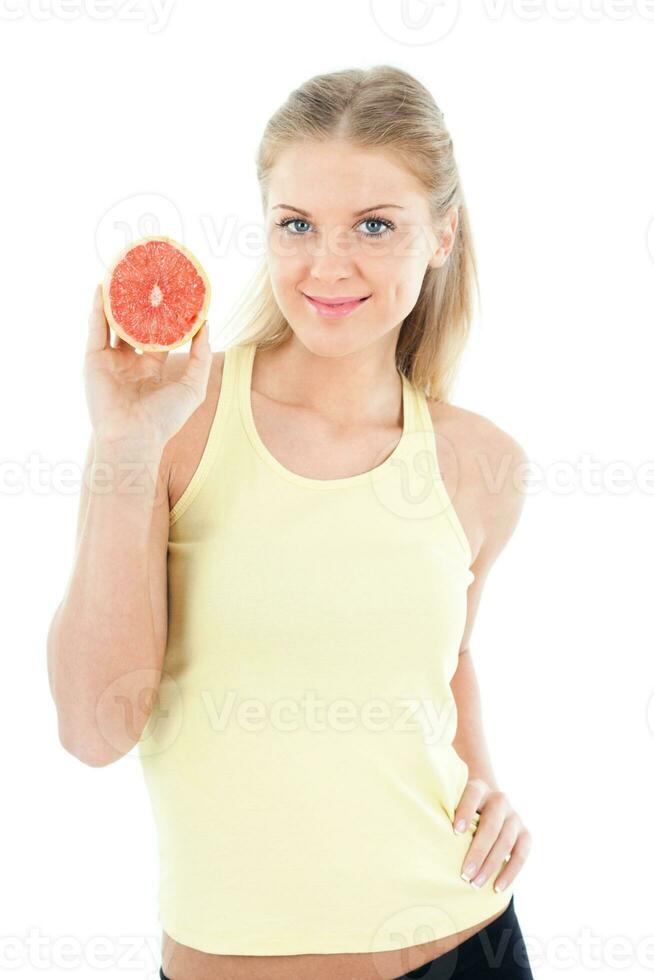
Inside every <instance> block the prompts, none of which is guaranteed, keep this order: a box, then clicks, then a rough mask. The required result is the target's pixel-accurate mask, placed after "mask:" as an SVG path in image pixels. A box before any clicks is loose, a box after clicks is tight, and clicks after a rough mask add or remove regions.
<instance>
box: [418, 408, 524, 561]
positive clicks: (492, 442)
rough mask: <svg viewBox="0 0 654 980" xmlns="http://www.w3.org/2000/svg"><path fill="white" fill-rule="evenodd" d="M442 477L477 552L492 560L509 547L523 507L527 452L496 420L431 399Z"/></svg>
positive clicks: (473, 551)
mask: <svg viewBox="0 0 654 980" xmlns="http://www.w3.org/2000/svg"><path fill="white" fill-rule="evenodd" d="M427 404H428V406H429V413H430V415H431V419H432V423H433V425H434V435H435V440H436V453H437V457H438V461H439V465H440V469H441V474H442V477H443V480H444V481H445V486H446V489H447V490H448V494H449V496H450V499H451V500H452V502H453V505H454V506H455V508H456V510H457V513H458V515H459V517H460V519H461V522H462V524H463V526H464V529H465V530H466V532H467V533H468V537H469V540H470V545H471V549H472V553H473V555H476V556H477V559H475V564H476V562H477V560H480V561H482V562H487V563H489V564H490V563H491V562H492V561H493V560H494V559H495V557H496V556H497V555H498V554H499V552H500V551H501V550H502V549H503V548H504V546H505V545H506V543H507V541H508V540H509V538H510V537H511V535H512V533H513V530H514V528H515V526H516V524H517V522H518V519H519V517H520V513H521V511H522V507H523V505H524V499H525V496H524V480H525V468H526V464H527V463H528V457H527V454H526V452H525V450H524V448H523V446H522V445H521V444H520V443H519V442H518V440H517V439H516V438H515V437H514V436H512V435H510V434H509V433H508V432H507V431H506V430H504V429H502V428H501V427H500V426H499V425H497V424H496V423H495V422H493V421H492V420H491V419H489V418H487V417H486V416H484V415H481V414H479V413H478V412H473V411H470V410H469V409H466V408H462V407H461V406H458V405H453V404H451V403H449V402H439V401H435V400H434V399H431V398H428V399H427Z"/></svg>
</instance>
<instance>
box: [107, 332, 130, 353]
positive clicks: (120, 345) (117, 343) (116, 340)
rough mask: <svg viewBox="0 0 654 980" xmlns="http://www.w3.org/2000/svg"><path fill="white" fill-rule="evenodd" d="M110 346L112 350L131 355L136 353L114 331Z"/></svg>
mask: <svg viewBox="0 0 654 980" xmlns="http://www.w3.org/2000/svg"><path fill="white" fill-rule="evenodd" d="M111 346H112V347H113V348H114V350H123V351H131V352H132V353H133V354H136V351H135V350H134V348H133V347H132V345H131V344H128V343H127V341H126V340H125V339H124V337H121V336H120V334H118V333H116V332H115V331H114V332H113V336H112V339H111Z"/></svg>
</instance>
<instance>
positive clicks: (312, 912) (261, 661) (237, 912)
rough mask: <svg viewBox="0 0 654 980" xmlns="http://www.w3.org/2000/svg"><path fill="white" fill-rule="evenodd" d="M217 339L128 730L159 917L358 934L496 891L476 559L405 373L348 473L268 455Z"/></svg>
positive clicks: (330, 946)
mask: <svg viewBox="0 0 654 980" xmlns="http://www.w3.org/2000/svg"><path fill="white" fill-rule="evenodd" d="M255 349H256V344H255V343H254V342H249V343H245V344H242V345H239V346H233V347H231V348H228V349H227V351H226V352H225V362H224V367H223V380H222V386H221V391H220V398H219V401H218V405H217V409H216V412H215V415H214V418H213V420H212V424H211V428H210V434H209V437H208V441H207V444H206V446H205V450H204V453H203V456H202V459H201V461H200V463H199V465H198V467H197V469H196V471H195V473H194V475H193V477H192V479H191V481H190V483H189V485H188V486H187V488H186V490H185V492H184V493H183V495H182V497H181V498H180V500H179V501H178V502H177V503H176V505H175V507H174V508H173V509H172V511H171V514H170V533H169V547H168V604H169V608H168V617H169V620H168V641H167V648H166V655H165V661H164V669H163V675H162V678H161V684H160V688H159V697H158V701H157V705H156V707H155V710H154V711H153V712H152V715H151V716H150V719H149V721H148V725H147V726H146V728H145V730H144V732H143V734H142V737H141V740H140V742H139V746H138V755H139V758H140V761H141V764H142V767H143V772H144V776H145V780H146V785H147V789H148V792H149V794H150V799H151V802H152V809H153V814H154V819H155V824H156V829H157V834H158V843H159V857H160V882H159V921H160V923H161V925H162V927H163V929H164V930H165V931H166V932H167V933H168V934H169V935H170V936H172V938H173V939H175V940H177V941H178V942H180V943H183V944H185V945H187V946H191V947H193V948H195V949H198V950H202V951H204V952H207V953H228V954H244V955H278V954H297V953H346V952H352V953H365V952H367V953H370V952H375V951H381V950H388V949H399V948H403V947H405V946H410V945H414V944H416V943H423V942H427V941H429V940H432V939H436V938H440V937H441V936H445V935H449V934H451V933H454V932H457V931H459V930H461V929H464V928H466V927H469V926H472V925H475V924H477V923H479V922H480V921H482V920H483V919H485V918H488V917H489V916H491V915H493V914H494V913H496V912H499V911H501V910H502V909H503V908H505V907H506V905H507V903H508V901H509V899H510V897H511V893H512V888H511V886H509V887H508V888H507V889H506V890H505V891H503V892H500V893H497V892H495V891H494V890H493V878H494V876H491V879H490V880H489V881H487V882H486V884H484V885H483V886H482V887H481V888H480V889H479V890H477V889H475V888H473V887H472V886H471V885H470V884H469V883H468V882H465V881H464V880H463V879H462V878H461V877H460V873H461V868H462V864H463V859H464V856H465V854H466V852H467V850H468V848H469V846H470V842H471V840H472V836H473V832H474V829H476V825H477V823H478V819H479V817H478V815H477V816H476V819H475V820H474V821H473V825H472V828H470V829H468V830H467V831H466V832H465V833H464V834H463V835H460V836H459V835H456V834H455V833H454V830H453V826H452V820H453V817H454V811H455V807H456V805H457V803H458V801H459V799H460V796H461V794H462V792H463V789H464V786H465V784H466V781H467V778H468V768H467V765H466V763H465V762H464V761H463V760H462V759H461V757H460V756H459V755H458V754H457V753H456V751H455V750H454V748H453V746H452V739H453V737H454V734H455V731H456V705H455V702H454V699H453V697H452V693H451V689H450V679H451V677H452V675H453V673H454V671H455V670H456V667H457V657H458V652H459V645H460V641H461V637H462V633H463V629H464V625H465V619H466V605H467V603H466V592H467V588H468V585H469V584H470V582H471V581H472V580H473V579H474V574H473V572H472V571H471V569H470V563H471V552H470V547H469V544H468V541H467V538H466V536H465V534H464V531H463V528H462V526H461V524H460V522H459V519H458V517H457V515H456V512H455V510H454V509H453V507H452V504H451V502H450V500H449V498H448V496H447V492H446V490H445V486H444V483H443V482H442V480H441V478H440V474H439V470H438V462H437V457H436V452H435V442H434V429H433V424H432V421H431V417H430V414H429V408H428V405H427V402H426V399H425V396H424V394H423V393H422V392H420V391H418V389H417V388H415V387H414V386H413V385H412V384H411V383H410V382H409V381H408V379H407V378H406V377H405V376H404V375H402V376H401V377H402V387H403V413H404V419H403V432H402V436H401V438H400V441H399V442H398V444H397V446H396V447H395V449H394V450H393V452H392V453H391V454H390V455H389V456H387V458H386V459H384V460H383V461H382V462H381V463H380V464H379V465H378V466H375V467H374V468H373V469H372V470H369V471H367V472H365V473H360V474H357V475H355V476H348V477H344V478H340V479H331V480H321V479H314V478H309V477H305V476H301V475H299V474H297V473H295V472H292V471H291V470H289V469H287V468H286V467H285V466H283V465H282V464H281V463H280V462H279V461H278V460H277V459H276V458H275V457H274V456H273V455H272V454H271V453H270V452H269V451H268V449H267V448H266V446H265V445H264V443H263V442H262V440H261V438H260V437H259V434H258V432H257V429H256V426H255V424H254V418H253V414H252V410H251V397H250V390H251V377H252V365H253V360H254V354H255Z"/></svg>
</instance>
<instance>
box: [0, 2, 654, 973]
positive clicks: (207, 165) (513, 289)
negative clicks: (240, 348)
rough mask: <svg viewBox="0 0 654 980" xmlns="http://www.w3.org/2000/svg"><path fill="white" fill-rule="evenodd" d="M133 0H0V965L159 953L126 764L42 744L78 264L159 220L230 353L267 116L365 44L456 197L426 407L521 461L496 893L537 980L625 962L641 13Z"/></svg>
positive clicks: (643, 220) (499, 642)
mask: <svg viewBox="0 0 654 980" xmlns="http://www.w3.org/2000/svg"><path fill="white" fill-rule="evenodd" d="M140 3H141V6H138V5H134V4H130V5H129V6H128V5H127V4H126V3H124V2H114V3H112V2H108V3H107V2H105V3H102V4H101V3H100V0H97V3H96V4H94V3H92V2H91V0H88V2H84V0H79V2H77V0H59V3H57V2H55V0H38V3H37V2H36V0H0V10H1V11H2V13H1V15H0V81H1V82H2V93H3V95H2V106H3V109H2V120H3V121H2V142H3V148H4V149H3V154H2V164H1V175H2V177H1V180H2V199H1V207H0V220H1V222H2V227H1V234H0V250H1V254H0V260H1V261H0V267H1V268H2V270H3V275H2V286H1V293H0V304H1V324H2V331H3V339H4V348H3V349H4V369H3V379H2V385H1V386H0V390H1V392H2V395H1V397H2V420H3V425H2V432H3V435H2V445H1V451H2V462H3V473H4V477H3V480H2V494H1V495H0V504H1V506H2V574H3V578H4V586H3V590H2V596H3V600H4V601H3V615H2V633H3V635H2V640H3V642H2V652H3V661H4V664H3V666H4V671H3V681H4V683H3V684H2V685H1V688H0V690H1V691H2V695H1V697H2V701H1V710H0V719H1V725H2V731H1V738H2V741H1V746H2V756H3V768H2V773H3V776H2V789H3V793H2V796H3V802H2V805H1V809H0V821H1V822H2V842H3V845H4V846H3V849H2V850H3V853H2V889H1V892H2V897H1V899H0V900H1V901H2V905H3V907H2V914H1V916H0V933H1V934H2V937H3V938H2V946H1V947H0V953H1V955H2V958H3V959H2V963H1V964H0V968H4V969H5V970H6V973H7V976H15V977H17V978H18V977H20V978H23V977H40V976H43V975H44V974H45V975H47V976H48V977H53V978H56V980H59V978H64V977H69V976H75V977H82V978H86V977H91V976H93V977H95V976H98V977H101V976H102V977H105V978H112V980H114V978H121V980H122V978H126V977H139V978H140V977H145V976H148V977H155V976H156V975H157V970H158V965H159V927H158V923H157V917H156V889H157V850H156V838H155V831H154V825H153V823H152V818H151V814H150V810H149V803H148V799H147V796H146V795H145V790H144V786H143V784H142V782H141V776H140V770H139V765H138V761H137V758H136V756H135V755H132V756H128V757H126V758H124V759H122V760H121V761H120V762H118V763H117V764H115V765H113V766H110V767H107V768H104V769H91V768H87V767H85V766H83V765H82V764H81V763H80V762H78V761H77V760H76V759H74V758H73V757H71V756H69V755H67V754H66V753H65V751H64V750H63V749H62V748H61V746H60V745H59V744H58V740H57V731H56V718H55V709H54V705H53V703H52V701H51V699H50V695H49V690H48V683H47V673H46V658H45V638H46V633H47V628H48V625H49V622H50V619H51V616H52V614H53V612H54V609H55V607H56V605H57V603H58V602H59V600H60V598H61V594H62V591H63V589H64V587H65V583H66V581H67V577H68V574H69V571H70V563H71V560H72V549H73V540H74V531H75V521H76V514H77V494H78V490H79V479H80V474H81V464H82V460H83V454H84V450H85V447H86V444H87V440H88V434H89V422H88V416H87V412H86V404H85V399H84V392H83V383H82V358H83V350H84V344H85V339H86V330H87V315H88V309H89V305H90V301H91V297H92V294H93V290H94V287H95V284H96V283H97V282H98V281H99V280H100V279H101V278H102V275H103V273H104V263H105V261H107V260H108V259H109V258H110V257H111V256H112V255H113V253H114V252H116V251H117V250H118V249H119V248H120V247H122V245H123V244H125V242H126V241H127V239H128V238H133V237H136V235H137V234H139V233H148V231H149V229H150V227H151V226H150V225H148V221H149V220H150V219H148V217H147V216H148V215H149V214H151V215H154V216H155V219H156V220H158V221H159V222H160V226H159V228H157V227H155V228H154V231H157V230H159V229H160V230H161V231H163V232H165V233H169V234H172V235H173V237H177V238H180V239H181V240H183V241H184V242H185V243H186V244H187V245H188V246H189V247H190V248H191V249H192V250H193V251H194V252H195V253H196V254H197V255H198V257H199V258H200V259H201V261H202V262H203V264H204V265H205V267H206V268H207V271H208V272H209V274H210V276H211V280H212V284H213V296H214V298H213V303H212V309H211V315H210V321H211V344H212V347H213V348H214V349H220V348H221V347H223V346H225V345H226V343H227V342H228V340H229V339H230V338H229V337H228V336H227V335H226V334H225V332H224V331H223V330H222V324H223V323H224V322H225V319H226V317H227V314H228V313H229V312H230V311H231V310H232V308H233V306H234V304H235V303H236V301H237V300H238V298H239V296H240V295H241V291H242V289H243V288H244V286H245V285H246V283H247V282H248V280H249V278H250V276H251V275H252V273H253V271H254V268H255V265H256V263H257V261H258V257H259V254H260V252H259V248H258V247H257V246H256V243H255V245H253V244H252V235H251V234H250V238H249V239H248V237H247V232H248V231H249V232H250V233H251V232H252V229H255V231H256V229H260V228H261V214H260V210H259V198H258V188H257V185H256V178H255V172H254V153H255V149H256V146H257V143H258V140H259V138H260V135H261V132H262V130H263V127H264V125H265V122H266V120H267V118H268V117H269V116H270V115H271V114H272V112H273V111H274V110H275V109H276V108H277V107H278V106H279V105H280V104H281V103H282V102H283V101H284V99H285V98H286V97H287V95H288V93H289V91H290V90H291V89H292V88H294V87H296V86H298V85H300V84H301V83H302V82H303V81H304V80H305V79H306V78H308V77H309V76H311V75H314V74H317V73H319V72H323V71H332V70H336V69H340V68H345V67H366V66H368V65H373V64H382V63H388V64H392V65H396V66H398V67H402V68H405V69H407V70H409V71H411V72H413V73H414V74H415V75H416V76H417V77H418V78H419V79H420V80H421V81H422V82H423V83H424V84H426V85H427V86H428V87H429V89H430V91H431V92H432V93H433V94H434V97H435V99H436V101H437V102H438V104H439V106H440V107H441V108H442V109H443V111H444V112H445V119H446V123H447V125H448V126H449V128H450V131H451V134H452V136H453V139H454V144H455V152H456V155H457V159H458V163H459V167H460V171H461V176H462V181H463V186H464V191H465V193H466V197H467V203H468V205H469V208H470V212H471V219H472V228H473V234H474V239H475V244H476V248H477V252H478V258H479V266H480V275H481V286H482V307H481V311H480V314H479V316H478V318H477V322H476V324H475V327H474V331H473V336H472V339H471V341H470V344H469V347H468V349H467V352H466V356H465V359H464V361H463V364H462V369H461V373H460V376H459V382H458V385H457V388H456V391H455V393H454V395H453V399H452V400H453V401H454V402H455V403H457V404H460V405H462V406H464V407H466V408H469V409H472V410H474V411H476V412H479V413H481V414H483V415H485V416H487V417H488V418H490V419H491V420H493V421H494V422H495V423H496V424H497V425H499V426H500V427H502V428H503V429H505V430H506V431H507V432H509V433H510V434H511V435H513V436H514V437H515V438H517V439H518V440H519V441H520V443H521V444H522V445H523V446H524V448H525V450H526V451H527V454H528V456H529V458H530V461H531V463H532V468H533V480H532V490H531V492H530V494H529V497H528V500H527V504H526V507H525V510H524V512H523V516H522V519H521V522H520V524H519V527H518V530H517V531H516V533H515V535H514V537H513V539H512V540H511V542H510V544H509V546H508V547H507V549H506V551H505V552H504V553H503V554H502V556H501V557H500V559H499V560H498V562H497V565H496V567H495V569H494V570H493V572H492V573H491V576H490V578H489V581H488V583H487V585H486V590H485V594H484V598H483V601H482V606H481V608H480V611H479V615H478V619H477V624H476V627H475V631H474V635H473V638H472V640H473V642H472V651H473V656H474V659H475V663H476V666H477V672H478V676H479V679H480V683H481V688H482V694H483V700H484V721H485V725H486V731H487V736H488V741H489V745H490V749H491V754H492V759H493V764H494V767H495V770H496V773H497V776H498V778H499V780H500V783H501V785H502V787H503V788H504V789H505V790H506V792H507V793H508V794H509V796H510V798H511V800H512V802H513V804H514V805H515V806H516V808H517V809H518V810H519V812H520V813H521V815H522V817H523V819H524V820H525V823H526V824H527V825H528V827H529V828H530V830H531V832H532V834H533V839H534V844H533V849H532V853H531V856H530V858H529V860H528V862H527V865H526V866H525V868H524V870H523V871H522V873H521V874H520V875H519V877H518V879H517V881H516V885H515V888H516V911H517V912H518V913H519V916H520V921H521V925H522V929H523V933H524V935H525V937H526V938H527V939H528V942H529V944H530V949H531V955H532V963H533V966H534V972H535V975H536V976H537V977H538V978H539V980H550V978H554V977H559V976H565V977H568V976H573V977H579V976H589V977H591V976H592V977H594V978H599V977H601V978H604V977H611V978H613V977H618V976H620V977H629V978H632V977H644V976H646V975H649V971H648V970H646V965H649V967H650V970H651V968H652V965H653V964H654V920H653V918H652V901H651V890H652V872H653V870H654V869H653V866H652V861H651V845H650V841H649V830H648V828H650V827H651V815H652V797H653V793H652V782H651V773H652V755H653V731H654V709H653V707H652V704H651V693H652V668H651V665H652V632H651V620H650V617H649V616H648V614H647V603H648V600H651V595H652V576H651V557H650V556H651V547H652V530H653V522H652V487H653V485H654V466H653V465H652V396H651V383H650V379H651V365H652V355H653V353H654V350H653V344H652V326H653V319H652V318H653V312H654V310H653V306H654V303H653V299H652V280H653V273H654V226H653V225H652V219H653V217H654V181H653V175H654V135H653V128H652V92H653V91H654V68H653V64H654V62H653V59H652V51H653V49H654V3H649V4H648V3H646V2H645V0H643V2H641V3H638V2H636V0H631V2H629V0H620V2H618V0H615V2H613V3H610V2H609V0H594V2H593V3H590V2H581V0H576V2H575V0H568V2H565V3H564V0H560V2H559V3H554V2H549V3H547V2H543V3H539V2H534V0H531V2H529V3H527V2H526V0H525V2H524V3H522V4H520V3H506V4H503V3H499V2H498V3H490V2H487V3H484V2H479V3H474V4H473V3H470V4H466V5H465V9H460V10H459V9H458V6H457V4H455V3H451V2H447V0H445V2H442V3H440V4H438V3H436V4H433V6H430V5H428V4H426V3H423V2H421V0H410V2H408V3H406V4H405V5H404V7H403V5H402V3H401V2H400V0H384V2H382V0H374V2H373V3H368V2H363V0H350V2H348V3H346V2H344V0H331V2H330V3H323V4H319V3H306V2H296V0H279V2H277V3H264V2H259V3H226V4H220V5H218V4H211V3H209V2H201V0H165V6H164V7H163V8H160V7H159V6H158V5H156V4H150V3H149V0H140ZM461 7H462V8H463V7H464V5H463V4H461ZM144 222H145V224H144ZM37 464H38V465H37ZM39 466H40V473H39V468H38V467H39ZM97 574H98V575H99V576H101V575H102V569H98V570H97ZM116 612H117V615H120V610H119V609H118V610H117V611H116ZM317 870H318V869H316V871H317ZM99 937H106V942H105V944H104V947H102V946H101V945H99V943H98V939H99ZM647 940H648V943H646V941H647ZM76 947H77V948H76ZM103 949H104V952H103ZM93 956H95V959H94V960H93V959H92V957H93Z"/></svg>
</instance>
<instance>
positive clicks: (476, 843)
mask: <svg viewBox="0 0 654 980" xmlns="http://www.w3.org/2000/svg"><path fill="white" fill-rule="evenodd" d="M503 825H504V815H503V814H500V813H498V812H497V810H493V809H491V808H490V807H489V806H488V805H487V806H485V807H484V811H483V813H482V815H481V817H480V820H479V825H478V827H477V830H476V831H475V836H474V837H473V839H472V844H471V845H470V847H469V848H468V853H467V854H466V856H465V859H464V861H463V866H462V868H461V877H462V878H463V880H464V881H472V879H473V878H474V877H475V875H477V874H478V873H479V870H480V868H481V866H482V864H483V863H484V861H485V860H486V858H487V857H488V854H489V852H490V850H491V848H492V847H493V844H494V843H495V841H496V840H497V838H498V837H499V835H500V832H501V830H502V827H503ZM506 850H507V849H506V848H505V849H504V851H506ZM503 853H504V852H503Z"/></svg>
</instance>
